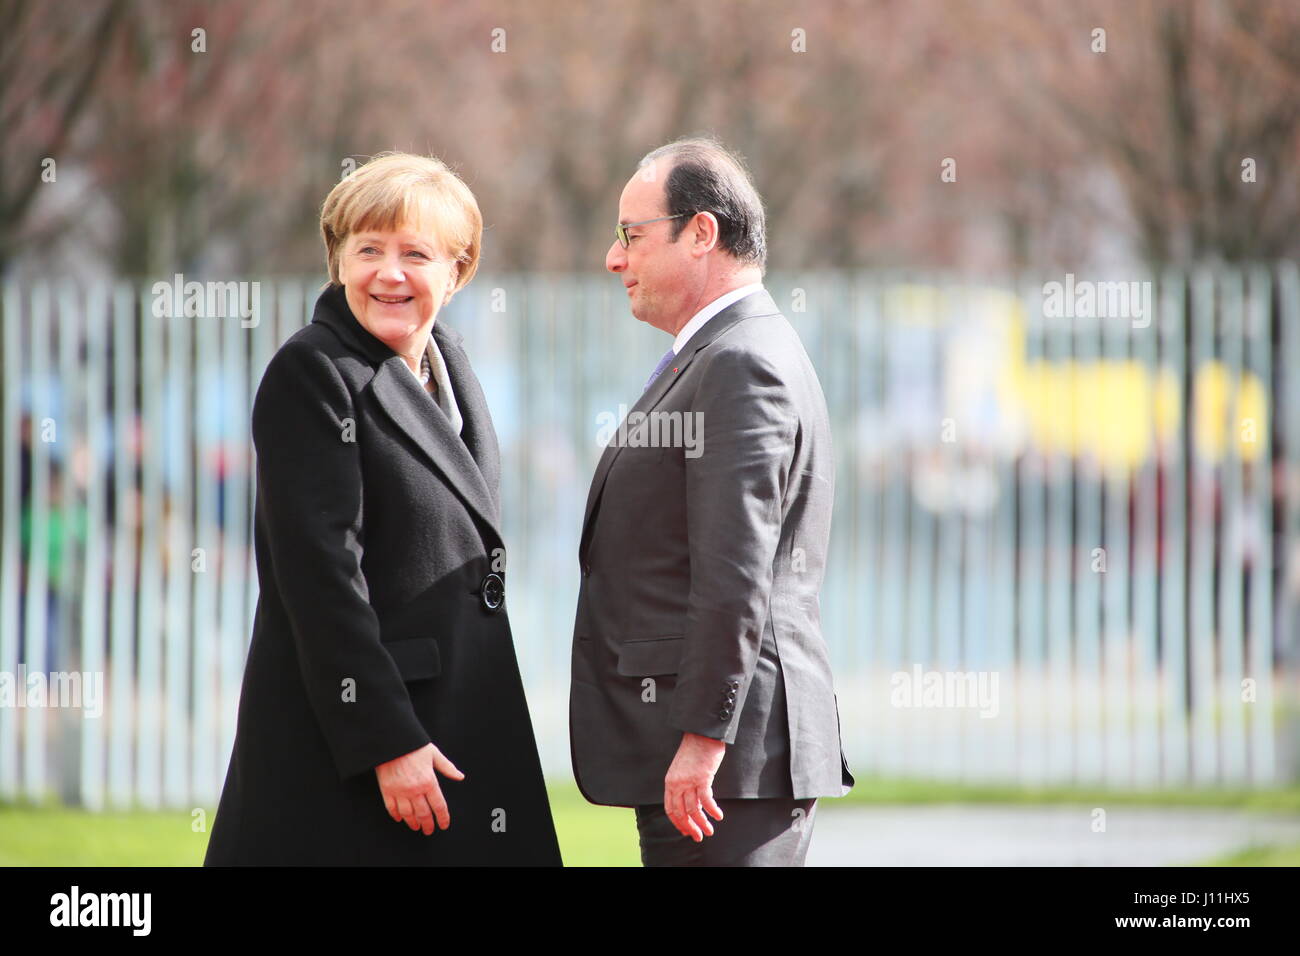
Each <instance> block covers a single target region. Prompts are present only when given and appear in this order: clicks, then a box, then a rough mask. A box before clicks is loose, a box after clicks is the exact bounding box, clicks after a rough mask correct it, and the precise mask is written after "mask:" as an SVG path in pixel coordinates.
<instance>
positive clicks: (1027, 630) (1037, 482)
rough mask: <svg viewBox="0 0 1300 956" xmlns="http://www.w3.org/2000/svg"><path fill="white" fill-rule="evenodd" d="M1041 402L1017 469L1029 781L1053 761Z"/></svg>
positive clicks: (1023, 732) (1028, 294)
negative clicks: (1046, 729) (1048, 740)
mask: <svg viewBox="0 0 1300 956" xmlns="http://www.w3.org/2000/svg"><path fill="white" fill-rule="evenodd" d="M1022 298H1023V301H1024V302H1025V304H1026V307H1027V309H1026V320H1025V359H1026V363H1027V364H1028V365H1029V367H1030V370H1031V371H1030V375H1029V381H1030V390H1031V394H1033V395H1034V398H1035V400H1036V403H1037V402H1042V400H1043V391H1044V389H1045V388H1046V387H1047V385H1048V382H1049V377H1048V376H1049V369H1048V364H1047V329H1046V322H1045V320H1044V318H1043V295H1042V290H1041V287H1032V286H1031V287H1029V288H1026V289H1025V290H1024V291H1023V293H1022ZM1038 413H1041V406H1038V405H1037V404H1036V407H1035V408H1034V409H1033V410H1032V411H1031V414H1035V415H1036V417H1035V418H1034V419H1033V421H1032V426H1031V439H1030V444H1029V447H1028V448H1026V450H1025V452H1024V454H1023V455H1021V457H1020V461H1019V464H1018V468H1017V472H1016V486H1017V488H1018V494H1017V507H1018V515H1017V531H1018V534H1017V544H1018V547H1019V551H1018V553H1017V555H1016V559H1017V568H1016V661H1015V673H1016V680H1015V687H1016V695H1015V708H1016V709H1015V719H1016V777H1017V779H1019V780H1023V781H1025V782H1028V783H1041V782H1042V781H1043V774H1044V771H1045V769H1046V767H1047V753H1046V746H1045V744H1044V739H1045V738H1044V737H1043V735H1042V734H1041V728H1042V726H1043V723H1044V701H1043V697H1044V695H1043V694H1042V693H1041V691H1040V688H1041V686H1042V680H1043V676H1044V672H1045V668H1044V661H1045V654H1044V647H1043V645H1044V638H1045V635H1044V628H1045V616H1044V615H1045V604H1044V601H1043V591H1044V587H1045V585H1046V577H1045V572H1044V558H1045V553H1044V552H1045V548H1046V530H1047V529H1046V526H1045V523H1044V521H1043V516H1044V513H1045V508H1046V504H1045V502H1046V494H1045V490H1044V487H1043V475H1044V474H1045V472H1046V468H1047V459H1048V455H1049V453H1050V452H1049V450H1048V446H1049V444H1050V441H1051V435H1050V431H1049V429H1050V427H1051V425H1050V418H1049V419H1048V420H1047V422H1044V420H1043V419H1042V417H1041V414H1038Z"/></svg>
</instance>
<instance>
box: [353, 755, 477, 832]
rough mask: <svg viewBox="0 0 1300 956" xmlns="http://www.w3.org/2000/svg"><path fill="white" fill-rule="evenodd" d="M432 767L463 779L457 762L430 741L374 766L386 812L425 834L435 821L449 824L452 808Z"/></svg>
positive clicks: (443, 827)
mask: <svg viewBox="0 0 1300 956" xmlns="http://www.w3.org/2000/svg"><path fill="white" fill-rule="evenodd" d="M435 769H437V771H438V772H439V773H441V774H442V775H443V776H444V777H450V778H451V779H452V780H464V779H465V775H464V774H463V773H461V772H460V771H459V770H457V769H456V765H455V764H454V763H452V762H451V761H450V760H448V759H447V758H446V757H444V756H443V755H442V751H441V750H439V749H438V748H437V747H435V746H434V745H433V744H431V743H430V744H425V745H424V746H423V747H421V748H420V749H419V750H412V751H411V752H410V753H409V754H406V755H404V756H401V757H397V758H396V759H394V760H389V761H388V762H387V763H381V764H380V765H379V766H378V767H376V768H375V775H376V776H377V777H378V778H379V792H380V793H382V794H383V796H384V806H385V807H387V808H388V815H389V816H390V817H392V818H393V819H394V820H396V821H397V822H398V823H402V822H405V823H406V825H407V826H408V827H410V828H411V829H412V830H423V831H424V835H425V836H428V835H429V834H431V833H433V829H434V823H435V821H436V822H437V825H438V826H439V827H440V828H442V829H443V830H445V829H447V828H448V827H449V826H451V812H450V811H449V810H448V809H447V801H446V800H444V799H443V796H442V790H441V789H440V788H439V786H438V776H437V774H435V773H434V770H435Z"/></svg>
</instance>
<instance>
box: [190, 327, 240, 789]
mask: <svg viewBox="0 0 1300 956" xmlns="http://www.w3.org/2000/svg"><path fill="white" fill-rule="evenodd" d="M226 321H229V320H226ZM221 327H222V326H220V325H217V324H215V323H213V322H210V321H208V322H200V323H199V324H198V327H197V328H196V329H195V330H194V338H195V342H194V448H193V452H194V456H193V457H194V463H195V467H194V547H195V548H198V549H199V555H200V556H201V558H202V560H201V562H200V563H199V564H198V565H197V566H196V567H195V569H194V598H193V605H192V607H193V627H192V639H193V648H192V652H191V654H190V673H189V680H190V686H191V687H192V688H193V700H192V701H191V711H192V714H193V720H192V724H191V732H190V734H189V740H190V747H189V758H190V759H189V781H190V794H191V795H192V796H191V799H196V800H204V799H208V798H210V797H211V796H213V795H215V794H217V793H219V791H220V786H221V781H220V778H219V776H218V775H219V771H218V769H217V766H216V764H217V754H216V751H217V733H218V721H217V714H216V704H217V701H218V700H219V699H220V698H219V696H218V695H217V693H216V688H217V684H216V675H217V659H218V641H219V639H220V636H219V631H218V629H217V627H216V626H215V625H216V616H217V587H218V585H219V583H220V580H221V575H222V573H223V566H224V565H225V563H226V561H227V560H228V558H229V556H228V555H227V554H226V551H225V548H226V543H225V542H224V541H223V540H222V537H221V532H220V524H219V520H220V519H219V515H220V511H219V501H218V497H217V494H218V493H217V482H216V472H217V471H218V470H219V469H222V468H229V462H227V461H225V460H224V459H223V458H222V457H221V453H222V451H223V450H224V449H223V447H222V432H221V428H220V426H219V425H218V424H217V422H218V421H219V420H220V416H221V415H222V413H223V411H224V406H225V404H226V403H227V402H229V401H231V400H232V399H233V398H234V394H232V393H230V392H225V391H224V390H223V378H222V374H221V372H222V368H221V352H220V349H219V347H218V342H219V338H218V332H219V330H220V329H221Z"/></svg>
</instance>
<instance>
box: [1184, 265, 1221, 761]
mask: <svg viewBox="0 0 1300 956" xmlns="http://www.w3.org/2000/svg"><path fill="white" fill-rule="evenodd" d="M1192 282H1193V285H1192V313H1191V317H1192V361H1191V372H1192V388H1193V393H1192V414H1193V416H1194V418H1193V420H1192V423H1191V424H1192V443H1193V444H1192V448H1193V452H1194V453H1193V455H1192V456H1191V465H1192V476H1191V486H1192V493H1191V498H1192V501H1191V516H1190V520H1189V522H1188V528H1187V532H1188V537H1189V539H1190V541H1191V566H1190V569H1189V571H1188V582H1187V587H1188V594H1189V596H1190V598H1191V601H1190V609H1189V615H1188V633H1187V643H1188V671H1189V684H1190V687H1191V725H1192V727H1191V729H1192V740H1191V748H1192V775H1193V779H1194V780H1195V781H1196V782H1197V783H1213V782H1215V781H1216V780H1217V779H1218V772H1219V770H1218V754H1217V744H1218V741H1217V734H1216V719H1215V716H1216V715H1215V702H1216V694H1215V681H1214V643H1215V635H1214V557H1215V552H1216V545H1215V540H1216V535H1215V522H1214V496H1215V482H1216V480H1217V470H1216V468H1215V466H1214V459H1215V451H1214V448H1213V447H1212V437H1211V436H1212V434H1213V428H1214V426H1215V425H1217V424H1220V423H1219V422H1215V421H1213V419H1212V414H1213V405H1212V402H1213V399H1214V395H1213V391H1212V387H1213V386H1212V380H1211V378H1210V376H1211V374H1212V373H1213V367H1212V364H1211V360H1212V349H1213V340H1214V331H1215V316H1216V293H1217V291H1218V290H1217V288H1216V284H1215V277H1214V275H1213V273H1211V272H1210V271H1209V270H1208V269H1199V270H1197V272H1196V273H1195V275H1194V277H1193V280H1192Z"/></svg>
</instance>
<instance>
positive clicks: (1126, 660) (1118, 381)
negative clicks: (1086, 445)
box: [1091, 309, 1142, 787]
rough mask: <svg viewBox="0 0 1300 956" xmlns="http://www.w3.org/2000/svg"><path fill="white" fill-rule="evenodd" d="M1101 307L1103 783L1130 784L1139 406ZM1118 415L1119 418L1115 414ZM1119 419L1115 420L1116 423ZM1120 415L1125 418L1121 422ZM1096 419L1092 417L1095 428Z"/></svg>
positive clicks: (1120, 327) (1118, 336)
mask: <svg viewBox="0 0 1300 956" xmlns="http://www.w3.org/2000/svg"><path fill="white" fill-rule="evenodd" d="M1108 311H1109V310H1108V309H1106V310H1102V313H1101V314H1102V317H1101V318H1100V319H1099V320H1098V332H1099V335H1100V337H1101V344H1102V360H1101V362H1100V363H1098V366H1097V368H1096V372H1095V375H1096V377H1095V378H1094V379H1093V381H1094V382H1096V383H1097V384H1096V386H1094V387H1096V388H1097V389H1098V393H1097V397H1098V400H1099V402H1100V403H1101V404H1102V407H1103V408H1105V409H1106V413H1105V418H1106V421H1107V424H1112V425H1113V426H1118V430H1119V432H1120V435H1121V436H1122V437H1121V438H1120V439H1119V440H1118V441H1117V440H1115V439H1114V438H1113V437H1111V436H1106V435H1104V434H1102V433H1101V432H1100V431H1096V432H1094V434H1093V435H1092V436H1091V440H1092V442H1093V443H1094V446H1095V447H1096V448H1097V449H1098V451H1099V453H1100V454H1101V455H1102V480H1103V498H1104V501H1105V511H1104V515H1103V518H1102V520H1103V525H1104V526H1103V531H1102V540H1103V541H1104V542H1105V556H1106V571H1105V573H1104V574H1102V575H1101V585H1102V615H1103V621H1104V624H1103V628H1104V631H1103V633H1104V635H1105V637H1104V639H1103V646H1104V648H1105V655H1106V663H1105V684H1106V782H1107V784H1109V785H1119V786H1125V787H1127V786H1132V783H1133V698H1132V693H1133V689H1132V684H1131V681H1130V679H1129V675H1130V673H1131V668H1132V666H1133V659H1134V653H1135V646H1136V642H1135V640H1134V637H1135V636H1134V633H1133V626H1132V625H1133V622H1132V619H1131V617H1130V615H1129V601H1128V591H1129V586H1130V583H1131V580H1132V576H1133V572H1132V567H1131V566H1130V564H1129V494H1130V486H1129V468H1130V463H1129V460H1128V455H1129V454H1130V451H1131V448H1130V446H1129V443H1128V441H1129V438H1130V437H1131V436H1130V435H1129V434H1127V433H1126V429H1130V428H1132V427H1133V426H1132V424H1131V422H1132V419H1133V418H1134V416H1140V415H1141V411H1142V410H1141V408H1140V407H1139V408H1131V407H1130V408H1121V407H1120V405H1119V403H1118V402H1115V401H1114V396H1115V395H1116V394H1117V393H1118V394H1120V395H1124V396H1128V395H1130V394H1131V393H1130V387H1131V379H1130V378H1129V376H1128V374H1127V373H1128V371H1129V369H1128V345H1129V335H1128V330H1127V328H1126V327H1125V325H1124V322H1125V319H1124V318H1123V317H1117V316H1110V315H1108V314H1107V313H1108ZM1121 415H1123V416H1124V418H1121V417H1120V416H1121ZM1115 419H1119V421H1115ZM1124 419H1127V421H1125V420H1124ZM1097 424H1098V422H1096V421H1094V423H1093V425H1094V427H1095V426H1096V425H1097Z"/></svg>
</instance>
